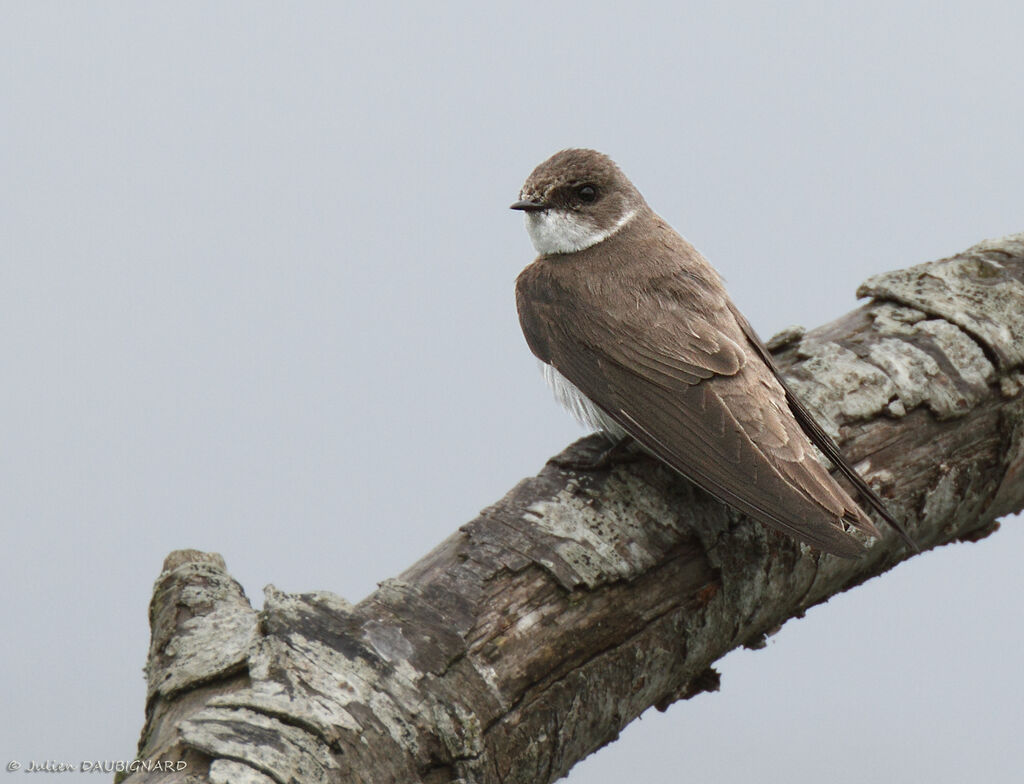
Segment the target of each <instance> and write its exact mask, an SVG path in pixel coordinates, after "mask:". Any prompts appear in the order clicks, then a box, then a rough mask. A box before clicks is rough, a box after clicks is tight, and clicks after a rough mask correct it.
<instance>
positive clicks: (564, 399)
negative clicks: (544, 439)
mask: <svg viewBox="0 0 1024 784" xmlns="http://www.w3.org/2000/svg"><path fill="white" fill-rule="evenodd" d="M540 369H541V373H543V374H544V380H545V381H546V382H547V383H548V386H549V387H551V391H552V392H554V393H555V399H556V400H557V401H558V402H559V403H561V404H562V406H563V407H564V408H565V409H566V410H567V411H568V412H569V413H570V414H572V415H573V417H575V418H576V421H577V422H579V423H580V424H581V425H584V426H585V427H589V428H590V429H591V430H603V431H604V432H605V433H607V434H608V436H609V437H610V438H612V439H613V440H616V441H618V440H619V439H622V438H625V437H626V431H625V430H623V429H622V428H621V427H619V426H618V424H617V423H616V422H615V420H613V419H612V418H611V417H609V416H608V415H607V414H606V413H605V412H604V411H602V410H601V409H600V408H598V407H597V406H596V405H594V403H593V402H592V401H591V400H590V398H588V397H587V396H586V395H584V394H583V393H582V392H580V390H579V388H578V387H577V386H576V385H575V384H573V383H572V382H571V381H570V380H569V379H567V378H566V377H565V376H563V375H562V374H561V373H559V372H558V371H557V370H555V368H553V367H552V366H551V365H549V364H548V363H547V362H541V363H540Z"/></svg>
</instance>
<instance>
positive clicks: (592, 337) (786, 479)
mask: <svg viewBox="0 0 1024 784" xmlns="http://www.w3.org/2000/svg"><path fill="white" fill-rule="evenodd" d="M511 208H512V209H513V210H519V211H521V212H523V213H524V216H525V223H526V229H527V233H528V234H529V236H530V240H531V241H532V243H533V246H534V248H535V249H536V251H537V254H538V255H537V257H536V259H535V260H534V261H533V262H532V263H530V264H529V265H528V266H527V267H526V268H525V269H524V270H523V271H522V272H521V273H520V274H519V276H518V278H517V279H516V287H515V290H516V308H517V311H518V314H519V321H520V325H521V326H522V329H523V334H524V336H525V337H526V342H527V344H528V345H529V348H530V350H531V351H532V352H533V354H534V355H535V356H536V357H537V358H538V359H539V360H540V362H541V367H542V370H543V373H544V376H545V378H546V379H547V381H548V382H549V384H550V385H551V386H552V388H553V389H554V392H555V396H556V397H557V399H558V400H559V401H560V402H561V403H562V404H563V405H564V406H565V407H566V408H567V409H568V410H569V412H570V413H572V414H573V415H574V416H575V417H576V418H577V419H579V420H580V421H581V422H582V423H583V424H585V425H587V426H589V427H590V428H592V429H593V430H596V431H602V432H604V434H605V435H606V436H607V437H608V438H609V439H610V441H611V442H612V443H613V444H623V443H631V442H632V441H635V442H637V443H638V444H639V445H640V447H641V448H642V449H643V450H644V451H646V452H648V453H650V454H651V455H653V456H654V457H655V458H657V459H658V460H660V461H661V462H663V463H664V464H665V465H667V466H668V467H669V468H671V469H673V470H674V471H675V472H677V473H679V474H681V475H683V476H684V477H686V478H687V479H689V480H691V481H692V482H694V483H696V484H697V485H699V486H700V487H702V488H703V489H704V490H706V491H707V492H708V493H710V494H711V495H713V496H715V497H716V498H717V499H719V500H720V501H722V502H723V503H725V504H727V505H728V506H731V507H733V508H734V509H736V510H738V511H740V512H743V513H745V514H746V515H747V516H749V517H751V518H753V519H754V520H757V521H759V522H761V523H763V524H766V525H768V526H770V527H772V528H775V529H777V530H779V531H782V532H783V533H785V534H788V535H789V536H792V537H795V538H796V539H798V540H800V541H803V542H805V543H807V544H808V545H811V546H812V547H815V548H818V549H819V550H822V551H824V552H827V553H831V554H833V555H836V556H840V557H844V558H854V557H857V556H859V555H861V554H863V552H864V546H863V544H862V543H861V541H860V540H859V539H858V538H857V537H856V536H854V535H853V534H852V533H851V531H852V530H856V531H859V532H861V533H862V534H865V535H867V536H871V537H876V538H881V533H880V532H879V530H878V528H876V526H875V524H874V523H873V522H872V520H871V518H870V517H868V515H867V514H866V513H865V512H864V510H863V509H862V508H861V507H860V506H859V505H858V504H857V502H855V501H854V500H853V498H852V497H851V495H850V494H849V493H848V492H847V491H846V490H844V489H843V487H841V486H840V485H839V483H838V482H837V481H836V480H835V479H834V478H833V477H832V475H831V474H830V473H829V472H828V470H826V468H825V467H824V466H823V465H822V463H821V462H819V460H818V459H817V457H816V456H815V452H814V448H813V447H817V448H818V449H820V450H821V451H822V452H823V453H824V454H825V456H826V457H828V459H829V460H830V461H831V462H832V463H833V464H834V465H835V467H836V468H837V469H838V470H839V472H840V473H841V474H843V475H844V476H845V477H846V478H847V480H848V481H849V482H850V483H851V484H852V485H853V487H854V488H856V490H857V492H858V493H859V494H860V496H861V497H862V498H863V499H864V500H865V501H866V502H867V504H868V505H870V506H871V507H872V508H874V510H875V511H876V512H877V513H878V514H879V515H880V516H881V517H882V518H883V519H884V520H885V521H886V522H887V523H888V524H889V525H890V526H892V527H893V528H894V529H895V530H896V531H897V532H898V533H899V535H900V536H901V537H902V538H903V540H904V541H905V542H906V543H907V545H908V546H910V547H911V548H913V549H915V550H916V549H917V547H916V545H915V543H914V542H913V540H912V539H911V538H910V536H909V535H908V534H907V533H906V531H905V530H904V529H903V527H902V526H901V525H900V524H899V523H898V522H897V521H896V520H895V519H894V518H893V516H892V515H891V514H890V513H889V511H888V510H887V509H886V507H885V504H884V503H883V502H882V500H881V499H880V498H879V497H878V496H877V495H876V494H875V493H874V491H873V490H872V489H871V488H870V487H869V486H868V484H867V483H866V482H865V481H864V479H863V478H862V477H861V476H860V475H859V474H858V473H857V471H856V470H854V468H853V467H852V466H851V465H850V464H849V462H847V460H846V459H845V458H844V457H843V455H842V453H841V452H840V451H839V449H838V447H837V446H836V444H835V442H833V441H832V439H831V438H830V437H829V436H828V434H827V433H826V432H825V430H824V429H823V428H822V427H821V426H820V425H819V424H818V422H817V421H816V420H815V419H814V417H813V416H812V415H811V414H810V412H809V411H808V410H807V408H806V407H805V406H804V405H803V404H802V403H801V402H800V400H799V398H797V396H796V395H795V394H794V393H793V390H792V388H791V387H790V386H789V385H788V384H787V383H786V381H785V379H784V378H783V377H782V375H781V373H780V372H779V369H778V367H777V366H776V364H775V362H774V360H773V358H772V356H771V354H770V353H769V352H768V349H767V348H766V347H765V345H764V343H763V342H762V341H761V339H760V338H759V337H758V336H757V333H756V332H755V331H754V330H753V328H752V327H751V326H750V323H749V322H748V321H747V319H746V318H744V316H743V315H742V314H741V313H740V311H739V309H738V308H737V307H736V305H735V304H733V302H732V300H731V299H730V297H729V295H728V293H727V292H726V289H725V286H724V284H723V282H722V279H721V278H720V276H719V275H718V273H717V272H716V271H715V270H714V268H713V267H712V266H711V265H710V264H709V263H708V262H707V261H706V260H705V259H704V257H703V256H702V255H701V254H700V253H699V252H698V251H697V250H696V248H694V247H693V246H692V245H691V244H690V243H689V242H687V241H686V240H685V239H684V238H683V237H682V236H681V235H680V234H678V233H676V231H675V230H673V229H672V228H671V227H670V226H669V225H668V223H666V222H665V221H664V220H663V219H662V218H661V217H660V216H659V215H658V214H657V213H655V212H654V211H653V210H652V209H651V208H650V206H648V204H647V202H646V201H645V200H644V198H643V196H642V195H641V194H640V191H638V190H637V188H636V186H634V185H633V183H632V182H630V180H629V179H628V178H627V177H626V175H625V174H624V173H623V172H622V170H621V169H620V168H619V167H618V166H617V165H616V164H615V162H614V161H612V159H611V158H609V157H608V156H607V155H604V154H603V153H600V152H597V151H595V150H588V149H578V148H573V149H567V150H562V151H561V152H558V153H555V154H554V155H552V156H551V157H550V158H548V159H547V160H546V161H544V162H543V163H541V164H540V165H539V166H537V167H536V168H535V169H534V170H533V172H532V173H531V174H530V176H529V177H528V178H527V180H526V182H525V183H524V185H523V187H522V189H521V190H520V192H519V198H518V200H517V201H516V202H515V203H514V204H512V205H511Z"/></svg>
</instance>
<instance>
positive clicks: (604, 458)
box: [548, 436, 644, 471]
mask: <svg viewBox="0 0 1024 784" xmlns="http://www.w3.org/2000/svg"><path fill="white" fill-rule="evenodd" d="M634 443H635V442H634V441H633V439H632V438H630V437H628V436H627V437H626V438H620V439H619V440H618V441H616V442H615V443H614V444H611V445H609V446H608V447H607V448H605V449H602V450H601V451H600V452H599V453H598V454H597V455H595V456H593V457H586V456H583V455H579V456H574V457H562V456H561V455H558V456H556V457H553V458H551V459H550V460H548V464H549V465H553V466H555V467H556V468H561V469H562V470H563V471H608V470H610V469H612V468H614V467H615V466H617V465H623V464H625V463H635V462H636V461H637V460H642V459H643V457H644V455H643V453H641V452H638V451H636V450H635V449H633V444H634Z"/></svg>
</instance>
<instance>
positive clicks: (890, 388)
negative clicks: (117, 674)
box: [128, 234, 1024, 784]
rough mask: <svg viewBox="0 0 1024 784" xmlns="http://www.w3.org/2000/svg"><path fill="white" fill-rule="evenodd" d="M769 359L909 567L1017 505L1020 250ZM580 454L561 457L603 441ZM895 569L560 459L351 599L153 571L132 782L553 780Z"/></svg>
mask: <svg viewBox="0 0 1024 784" xmlns="http://www.w3.org/2000/svg"><path fill="white" fill-rule="evenodd" d="M858 293H859V294H860V295H862V296H870V297H872V299H871V300H870V301H869V302H868V303H867V304H865V305H864V306H862V307H860V308H858V309H857V310H854V311H853V312H851V313H849V314H847V315H846V316H844V317H842V318H840V319H839V320H837V321H835V322H833V323H831V324H828V325H826V326H824V327H821V328H819V329H816V330H813V331H811V332H809V333H806V334H804V333H803V331H802V330H790V331H787V332H786V333H784V334H783V335H780V336H778V337H777V338H776V339H774V340H773V341H771V346H772V349H773V351H775V352H776V356H777V358H778V360H779V362H780V365H781V366H782V368H783V370H784V371H785V372H786V374H787V377H788V378H789V379H790V380H791V381H792V383H793V385H794V387H795V388H796V391H797V393H798V394H799V395H800V396H801V397H802V398H803V400H804V401H805V403H806V404H807V405H808V407H809V408H811V410H812V411H814V412H815V414H816V415H817V416H819V417H820V420H821V423H822V425H823V426H824V427H825V428H826V429H827V430H829V431H830V432H831V433H832V435H834V436H836V437H837V438H838V440H839V441H840V443H841V445H842V447H843V450H844V452H845V453H846V454H847V455H848V456H849V457H850V458H851V460H852V462H853V463H854V464H855V465H856V466H857V467H858V468H859V470H860V471H861V472H862V474H863V475H864V476H865V478H866V479H867V480H868V481H869V482H870V483H871V485H872V486H873V487H874V488H875V489H876V491H877V492H878V493H879V494H880V495H881V496H882V498H883V499H884V500H885V501H886V502H887V504H888V505H889V507H890V509H891V510H892V511H893V513H894V514H895V515H896V517H897V518H899V519H902V520H904V521H906V525H907V527H908V529H909V531H910V533H911V535H912V536H914V537H915V539H916V540H917V541H918V542H919V543H920V544H921V547H922V549H924V550H926V549H928V548H931V547H935V546H938V545H941V544H945V543H949V542H953V541H957V540H965V539H966V540H972V541H973V540H976V539H979V538H982V537H984V536H987V535H988V534H989V533H991V532H992V531H993V530H995V528H996V527H997V525H998V524H997V523H996V520H997V518H998V517H1000V516H1002V515H1006V514H1009V513H1011V512H1014V511H1018V510H1020V509H1021V508H1022V507H1024V394H1022V392H1024V234H1016V235H1011V236H1008V237H1004V238H1002V239H1000V240H994V241H988V242H984V243H981V244H979V245H976V246H975V247H973V248H971V249H969V250H967V251H965V252H964V253H962V254H960V255H958V256H956V257H953V258H951V259H946V260H943V261H938V262H932V263H930V264H922V265H918V266H914V267H910V268H908V269H905V270H899V271H896V272H891V273H886V274H884V275H878V276H875V277H873V278H871V279H870V280H868V281H867V282H866V283H865V284H864V285H863V286H862V287H861V289H860V291H859V292H858ZM603 443H604V442H603V440H602V439H601V437H599V436H591V437H588V438H585V439H582V440H580V441H578V442H576V443H575V444H573V445H572V446H570V447H569V448H568V449H567V450H566V451H565V452H564V453H563V454H562V455H561V456H560V457H561V458H562V459H567V458H568V459H579V458H580V457H584V456H586V455H587V454H589V453H594V452H596V450H599V449H601V448H602V446H603ZM907 557H909V553H907V552H906V551H905V550H904V549H903V548H902V547H901V546H900V544H899V542H898V540H897V538H896V537H895V535H892V533H891V532H887V534H886V536H885V539H884V540H881V541H877V542H874V543H872V544H871V546H870V547H869V549H868V551H867V553H866V554H865V556H864V557H863V558H860V559H858V560H843V559H839V558H834V557H831V556H828V555H823V554H821V553H819V552H817V551H815V550H812V549H810V548H808V547H806V546H803V545H800V544H799V543H797V542H795V541H794V540H792V539H789V538H786V537H784V536H781V535H779V534H777V533H775V532H773V531H771V530H769V529H767V528H765V527H762V526H759V525H757V524H755V523H751V522H749V521H748V520H746V519H745V518H743V517H742V516H741V515H738V514H737V513H735V512H733V511H732V510H730V509H728V508H727V507H725V506H723V505H722V504H720V503H718V502H717V501H715V500H714V499H712V498H710V497H709V496H708V495H706V494H705V493H704V492H702V491H701V490H699V489H697V488H696V487H694V486H693V485H691V484H690V483H689V482H686V481H685V480H682V479H680V478H679V477H677V476H676V475H674V474H672V473H671V472H669V471H668V470H666V469H664V468H663V467H662V466H660V465H659V464H658V463H656V462H654V461H652V460H650V459H647V458H643V457H641V458H639V459H638V460H637V461H636V462H633V463H629V464H622V465H618V466H616V467H614V468H613V469H611V470H609V471H603V472H594V473H590V474H580V473H574V472H572V471H566V470H562V469H560V468H558V467H557V466H556V465H555V464H554V463H549V464H548V466H546V467H545V468H544V470H542V471H541V472H540V474H539V475H537V476H535V477H532V478H529V479H525V480H523V481H522V482H520V483H519V484H518V485H517V486H516V487H515V488H513V489H512V490H511V491H510V492H509V493H508V494H507V495H506V496H505V497H504V498H503V499H502V500H500V501H499V502H498V503H496V504H495V505H494V506H492V507H490V508H488V509H486V510H484V511H483V512H482V513H481V515H480V516H479V517H478V518H476V519H475V520H472V521H471V522H469V523H467V524H466V525H464V526H462V527H461V528H460V529H459V530H458V531H456V532H455V533H454V534H453V535H452V536H451V537H449V538H448V539H447V540H446V541H444V542H442V543H441V544H440V545H438V547H437V548H436V549H435V550H433V551H432V552H431V553H429V554H427V555H426V556H425V557H424V558H423V559H422V560H420V561H419V562H418V563H416V564H414V565H413V566H412V567H410V568H409V569H408V570H407V571H405V572H404V573H403V574H401V575H400V576H399V577H397V578H395V579H392V580H388V581H385V582H384V583H382V584H381V586H380V588H379V590H377V591H376V592H374V593H373V594H371V595H370V596H368V597H367V598H366V599H364V600H363V601H361V602H360V603H359V604H357V605H352V604H349V603H348V602H346V601H345V600H343V599H341V598H339V597H337V596H334V595H332V594H330V593H326V592H317V593H308V594H299V595H289V594H284V593H281V592H279V591H277V590H276V589H274V588H272V587H271V588H268V589H267V592H266V602H265V606H264V609H263V611H262V612H260V613H256V612H255V611H253V610H252V608H251V606H250V605H249V603H248V601H247V600H246V598H245V596H244V594H243V592H242V589H241V587H240V586H239V585H238V583H236V582H235V581H234V580H233V579H232V578H231V577H230V576H228V574H227V572H226V570H225V566H224V563H223V561H222V560H221V559H220V557H219V556H217V555H208V554H204V553H199V552H195V551H180V552H177V553H173V554H172V555H171V556H169V557H168V559H167V561H166V563H165V564H164V570H163V573H162V574H161V575H160V578H159V579H158V581H157V585H156V589H155V590H154V595H153V600H152V604H151V610H150V621H151V625H152V635H153V636H152V645H151V648H150V655H149V662H148V665H147V676H148V683H149V690H148V701H147V708H146V725H145V728H144V730H143V733H142V738H141V740H140V744H139V758H140V759H143V760H157V759H165V760H166V759H175V760H177V759H185V760H187V761H189V763H190V764H189V766H188V768H187V769H185V770H182V771H180V772H177V773H167V772H159V773H157V772H147V771H145V770H139V771H137V772H136V773H134V774H133V775H132V776H131V777H130V778H129V779H128V780H129V781H131V782H142V781H150V780H156V779H157V778H159V779H160V780H161V781H193V782H233V783H234V784H239V783H242V784H245V783H251V784H257V783H259V784H270V783H271V782H304V783H305V782H342V781H344V782H367V783H368V782H374V784H381V783H382V782H402V783H403V784H410V783H412V782H423V783H424V784H440V782H456V781H461V782H481V783H484V782H550V781H554V780H555V779H557V778H559V777H560V776H563V775H564V774H565V773H566V772H567V771H568V770H569V768H570V767H572V765H573V764H574V763H575V762H577V761H578V760H580V759H582V758H583V757H584V756H586V755H587V754H589V753H590V752H592V751H594V750H595V749H597V748H599V747H600V746H602V745H604V744H606V743H608V742H610V741H612V740H614V739H615V738H616V737H617V735H618V733H619V731H620V730H621V729H622V728H623V727H625V725H626V724H628V723H629V722H630V721H631V720H632V719H634V718H635V717H636V716H638V715H639V714H640V713H641V712H643V711H644V710H645V709H646V708H648V707H650V706H652V705H654V706H657V707H659V708H660V709H664V708H665V707H666V706H668V705H669V704H671V703H672V702H673V701H675V700H678V699H685V698H688V697H691V696H693V695H694V694H697V693H699V692H701V691H707V690H714V689H717V687H718V676H717V674H716V673H715V671H714V670H713V669H712V665H713V663H714V662H715V661H716V660H717V659H719V658H720V657H722V656H723V655H724V654H725V653H727V652H728V651H729V650H731V649H732V648H735V647H737V646H740V645H746V646H749V647H758V646H759V645H761V644H763V642H762V641H763V639H764V636H765V635H766V634H770V633H771V632H772V631H773V630H775V629H777V628H778V627H779V626H780V625H781V624H782V623H784V622H785V621H786V620H787V619H788V618H792V617H795V616H800V615H802V614H803V613H804V612H805V611H806V610H807V608H808V607H811V606H812V605H815V604H817V603H819V602H823V601H825V600H827V599H828V598H829V597H830V596H832V595H834V594H836V593H838V592H841V591H844V590H846V589H848V588H850V587H852V586H855V585H857V584H859V583H861V582H863V581H864V580H867V579H868V578H870V577H872V576H874V575H877V574H880V573H881V572H884V571H886V570H887V569H890V568H891V567H892V566H894V565H895V564H897V563H899V562H900V561H901V560H903V559H904V558H907Z"/></svg>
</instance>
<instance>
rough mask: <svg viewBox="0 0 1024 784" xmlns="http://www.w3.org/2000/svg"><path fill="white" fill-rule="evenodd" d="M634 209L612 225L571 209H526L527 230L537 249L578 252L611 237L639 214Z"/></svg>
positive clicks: (555, 251) (542, 252)
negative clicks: (604, 225)
mask: <svg viewBox="0 0 1024 784" xmlns="http://www.w3.org/2000/svg"><path fill="white" fill-rule="evenodd" d="M636 213H637V210H630V211H629V212H627V213H626V214H625V215H623V216H622V217H621V218H619V219H618V220H617V221H616V222H615V225H614V226H612V227H611V228H609V229H598V228H596V227H595V226H594V224H592V223H591V222H590V221H589V220H587V219H586V218H584V217H583V216H581V215H579V214H577V213H574V212H572V211H571V210H556V209H549V210H537V211H536V212H527V213H526V231H527V233H528V234H529V235H530V242H532V243H533V247H534V248H536V249H537V253H539V254H540V255H542V256H547V255H550V254H552V253H575V252H576V251H578V250H583V249H584V248H589V247H590V246H591V245H596V244H597V243H599V242H601V241H602V240H606V239H608V238H609V237H610V236H612V235H613V234H614V233H615V232H617V231H618V230H619V229H621V228H622V227H623V226H625V225H626V224H627V223H629V222H630V221H631V220H633V218H635V217H636Z"/></svg>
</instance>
